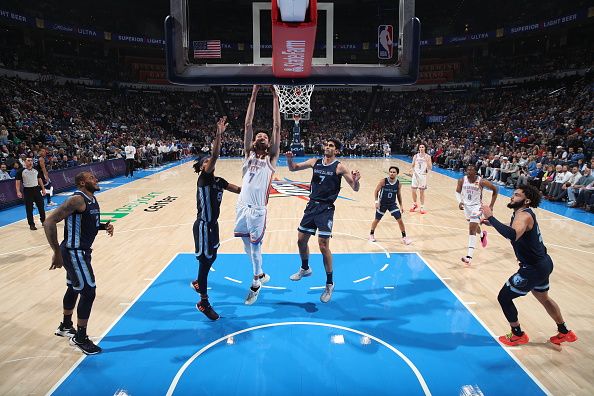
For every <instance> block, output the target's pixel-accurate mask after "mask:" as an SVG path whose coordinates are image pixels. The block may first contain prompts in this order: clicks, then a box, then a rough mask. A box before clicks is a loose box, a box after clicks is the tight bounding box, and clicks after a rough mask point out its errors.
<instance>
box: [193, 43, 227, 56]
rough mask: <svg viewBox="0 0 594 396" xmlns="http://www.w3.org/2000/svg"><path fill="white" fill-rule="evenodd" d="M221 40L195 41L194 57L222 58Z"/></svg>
mask: <svg viewBox="0 0 594 396" xmlns="http://www.w3.org/2000/svg"><path fill="white" fill-rule="evenodd" d="M220 57H221V40H204V41H194V58H220Z"/></svg>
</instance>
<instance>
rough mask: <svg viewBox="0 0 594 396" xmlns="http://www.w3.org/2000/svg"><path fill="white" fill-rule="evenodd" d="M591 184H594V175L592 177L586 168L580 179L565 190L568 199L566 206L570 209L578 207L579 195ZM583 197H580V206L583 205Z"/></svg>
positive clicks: (590, 171)
mask: <svg viewBox="0 0 594 396" xmlns="http://www.w3.org/2000/svg"><path fill="white" fill-rule="evenodd" d="M592 182H594V175H592V170H591V169H590V168H587V167H586V168H585V169H584V174H583V175H582V177H580V179H579V180H578V181H577V183H576V184H574V185H573V186H571V187H570V188H568V189H567V196H568V199H569V200H568V202H567V206H570V207H572V208H575V207H576V206H578V197H579V195H581V194H582V192H583V191H586V189H587V187H588V185H590V184H591V183H592ZM584 197H585V196H584ZM584 197H582V199H581V202H580V204H581V205H583V204H584V202H585V200H584Z"/></svg>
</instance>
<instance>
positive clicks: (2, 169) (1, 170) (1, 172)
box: [0, 164, 12, 181]
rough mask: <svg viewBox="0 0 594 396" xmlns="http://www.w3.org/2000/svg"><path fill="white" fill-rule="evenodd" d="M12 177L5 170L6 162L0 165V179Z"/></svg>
mask: <svg viewBox="0 0 594 396" xmlns="http://www.w3.org/2000/svg"><path fill="white" fill-rule="evenodd" d="M9 179H12V177H10V174H9V173H8V172H7V171H6V164H2V165H0V181H1V180H9Z"/></svg>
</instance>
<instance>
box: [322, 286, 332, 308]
mask: <svg viewBox="0 0 594 396" xmlns="http://www.w3.org/2000/svg"><path fill="white" fill-rule="evenodd" d="M333 291H334V283H326V289H324V292H323V293H322V295H321V296H320V301H321V302H323V303H327V302H328V301H330V299H331V298H332V292H333Z"/></svg>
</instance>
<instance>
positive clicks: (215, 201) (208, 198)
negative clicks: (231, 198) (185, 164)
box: [196, 171, 229, 223]
mask: <svg viewBox="0 0 594 396" xmlns="http://www.w3.org/2000/svg"><path fill="white" fill-rule="evenodd" d="M228 185H229V183H228V182H227V180H225V179H223V178H222V177H215V176H214V174H212V173H207V172H204V171H203V172H200V176H198V182H197V188H196V209H197V218H198V219H199V220H202V221H205V222H207V223H216V222H217V221H218V219H219V214H220V212H221V201H222V199H223V191H224V190H225V189H226V188H227V186H228Z"/></svg>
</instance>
